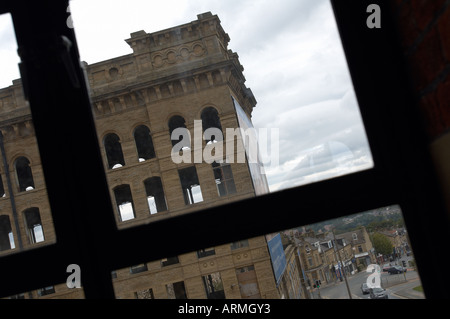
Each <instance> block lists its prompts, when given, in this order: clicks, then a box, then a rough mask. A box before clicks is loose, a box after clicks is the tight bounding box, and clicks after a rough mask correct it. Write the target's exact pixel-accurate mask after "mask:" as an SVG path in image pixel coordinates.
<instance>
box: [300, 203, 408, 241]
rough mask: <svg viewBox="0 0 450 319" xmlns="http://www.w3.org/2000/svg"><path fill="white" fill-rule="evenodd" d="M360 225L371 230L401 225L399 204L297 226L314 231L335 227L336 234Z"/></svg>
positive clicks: (325, 230) (324, 230)
mask: <svg viewBox="0 0 450 319" xmlns="http://www.w3.org/2000/svg"><path fill="white" fill-rule="evenodd" d="M361 226H364V227H366V228H367V230H368V231H369V232H370V231H373V230H376V229H385V228H389V227H394V226H395V227H402V226H403V216H402V212H401V210H400V207H399V206H389V207H385V208H379V209H374V210H370V211H367V212H364V213H359V214H355V215H351V216H346V217H341V218H336V219H333V220H327V221H324V222H320V223H316V224H312V225H308V226H305V227H304V228H303V227H301V228H299V231H300V232H301V231H302V230H303V229H311V230H313V231H314V232H315V233H318V232H328V231H330V230H331V229H332V228H335V232H336V234H340V233H345V232H348V231H351V230H353V229H357V228H359V227H361Z"/></svg>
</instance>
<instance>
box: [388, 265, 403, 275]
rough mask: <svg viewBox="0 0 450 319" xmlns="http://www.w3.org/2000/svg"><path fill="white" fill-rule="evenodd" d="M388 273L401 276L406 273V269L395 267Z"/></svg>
mask: <svg viewBox="0 0 450 319" xmlns="http://www.w3.org/2000/svg"><path fill="white" fill-rule="evenodd" d="M387 272H388V273H389V275H392V274H401V273H403V272H406V268H403V267H400V266H393V267H391V268H389V269H388V271H387Z"/></svg>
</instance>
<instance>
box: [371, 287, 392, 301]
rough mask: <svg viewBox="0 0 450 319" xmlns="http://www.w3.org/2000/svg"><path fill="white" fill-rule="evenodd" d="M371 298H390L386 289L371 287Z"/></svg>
mask: <svg viewBox="0 0 450 319" xmlns="http://www.w3.org/2000/svg"><path fill="white" fill-rule="evenodd" d="M370 299H389V297H388V294H387V292H386V289H383V288H370Z"/></svg>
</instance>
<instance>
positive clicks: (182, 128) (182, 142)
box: [169, 115, 191, 151]
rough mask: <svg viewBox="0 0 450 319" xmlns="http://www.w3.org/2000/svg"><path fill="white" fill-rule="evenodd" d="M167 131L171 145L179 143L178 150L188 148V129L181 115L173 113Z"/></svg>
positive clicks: (189, 142) (189, 143)
mask: <svg viewBox="0 0 450 319" xmlns="http://www.w3.org/2000/svg"><path fill="white" fill-rule="evenodd" d="M169 133H170V139H171V140H172V146H175V145H177V144H179V146H180V149H178V150H174V151H180V150H182V149H186V148H190V145H191V141H190V135H189V131H188V129H187V128H186V121H185V120H184V118H183V117H182V116H179V115H174V116H172V117H171V118H170V120H169Z"/></svg>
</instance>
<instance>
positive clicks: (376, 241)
mask: <svg viewBox="0 0 450 319" xmlns="http://www.w3.org/2000/svg"><path fill="white" fill-rule="evenodd" d="M372 240H373V247H374V248H375V250H376V251H377V253H379V254H382V255H389V254H392V251H393V248H394V247H393V246H392V244H391V242H390V240H389V239H388V238H387V237H386V236H384V235H382V234H380V233H375V234H373V236H372Z"/></svg>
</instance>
